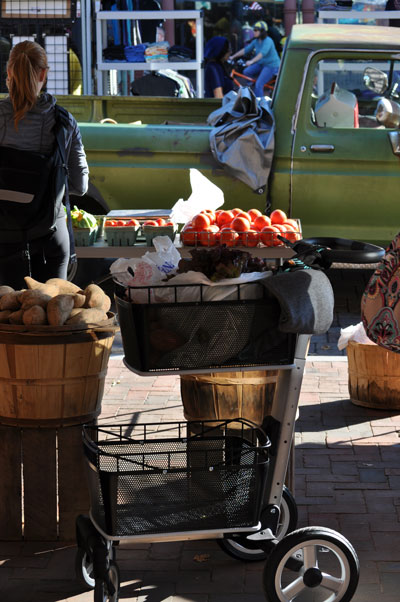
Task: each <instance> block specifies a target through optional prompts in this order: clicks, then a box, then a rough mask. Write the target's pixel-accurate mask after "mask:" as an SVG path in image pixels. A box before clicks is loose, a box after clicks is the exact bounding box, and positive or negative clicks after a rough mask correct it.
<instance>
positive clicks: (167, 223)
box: [165, 222, 175, 226]
mask: <svg viewBox="0 0 400 602" xmlns="http://www.w3.org/2000/svg"><path fill="white" fill-rule="evenodd" d="M165 225H166V226H175V224H174V222H165Z"/></svg>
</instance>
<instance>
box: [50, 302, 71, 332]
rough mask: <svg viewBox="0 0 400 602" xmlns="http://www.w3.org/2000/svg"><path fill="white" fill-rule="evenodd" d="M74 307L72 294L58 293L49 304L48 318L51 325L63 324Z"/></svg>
mask: <svg viewBox="0 0 400 602" xmlns="http://www.w3.org/2000/svg"><path fill="white" fill-rule="evenodd" d="M73 307H74V298H73V296H72V295H56V296H55V297H53V298H52V299H50V301H49V302H48V304H47V320H48V323H49V324H51V326H62V325H63V324H65V322H66V321H67V320H68V318H69V316H70V313H71V310H72V308H73Z"/></svg>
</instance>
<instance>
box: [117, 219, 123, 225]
mask: <svg viewBox="0 0 400 602" xmlns="http://www.w3.org/2000/svg"><path fill="white" fill-rule="evenodd" d="M115 225H116V226H125V221H124V220H123V219H119V220H117V221H116V223H115Z"/></svg>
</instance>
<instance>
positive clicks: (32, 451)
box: [0, 314, 115, 541]
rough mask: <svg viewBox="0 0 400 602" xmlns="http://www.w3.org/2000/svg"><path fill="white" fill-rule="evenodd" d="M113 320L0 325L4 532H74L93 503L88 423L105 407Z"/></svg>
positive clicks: (59, 535)
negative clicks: (85, 445)
mask: <svg viewBox="0 0 400 602" xmlns="http://www.w3.org/2000/svg"><path fill="white" fill-rule="evenodd" d="M114 322H115V318H114V316H113V315H112V314H109V320H107V321H105V322H102V323H101V325H96V326H93V328H85V329H82V327H80V329H79V328H76V327H75V328H71V327H61V328H55V327H49V326H47V327H45V326H43V327H37V328H36V329H35V330H32V329H29V330H28V329H27V328H26V327H23V326H21V327H19V326H11V325H8V326H6V325H0V474H1V479H0V539H1V540H3V541H4V540H21V539H25V540H27V541H33V540H36V541H54V540H57V539H59V540H61V541H72V540H74V538H75V519H76V516H77V515H78V514H80V513H87V512H88V510H89V494H88V490H87V485H86V473H85V464H84V458H83V450H82V423H84V422H90V421H93V420H94V419H95V418H96V416H97V415H98V414H99V413H100V410H101V401H102V397H103V391H104V382H105V376H106V371H107V365H108V359H109V356H110V352H111V347H112V343H113V339H114V333H115V326H114Z"/></svg>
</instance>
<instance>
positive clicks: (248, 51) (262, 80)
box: [229, 21, 280, 97]
mask: <svg viewBox="0 0 400 602" xmlns="http://www.w3.org/2000/svg"><path fill="white" fill-rule="evenodd" d="M253 31H254V38H253V40H252V41H251V42H250V43H249V44H247V46H245V47H244V48H242V49H241V50H239V51H238V52H236V53H235V54H233V55H232V56H231V57H229V58H230V59H231V60H235V59H237V58H239V57H241V56H244V57H245V58H247V57H251V58H249V59H248V60H247V61H246V68H245V69H244V70H243V74H244V75H247V76H249V77H253V78H256V82H255V85H254V93H255V95H256V96H257V97H261V96H264V86H265V84H266V83H267V82H268V81H269V80H270V79H271V78H272V77H273V76H274V75H276V74H277V73H278V70H279V64H280V58H279V55H278V53H277V51H276V49H275V45H274V43H273V41H272V39H271V38H270V37H268V25H267V24H266V22H265V21H257V23H255V24H254V27H253ZM253 53H254V56H251V55H252V54H253Z"/></svg>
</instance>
